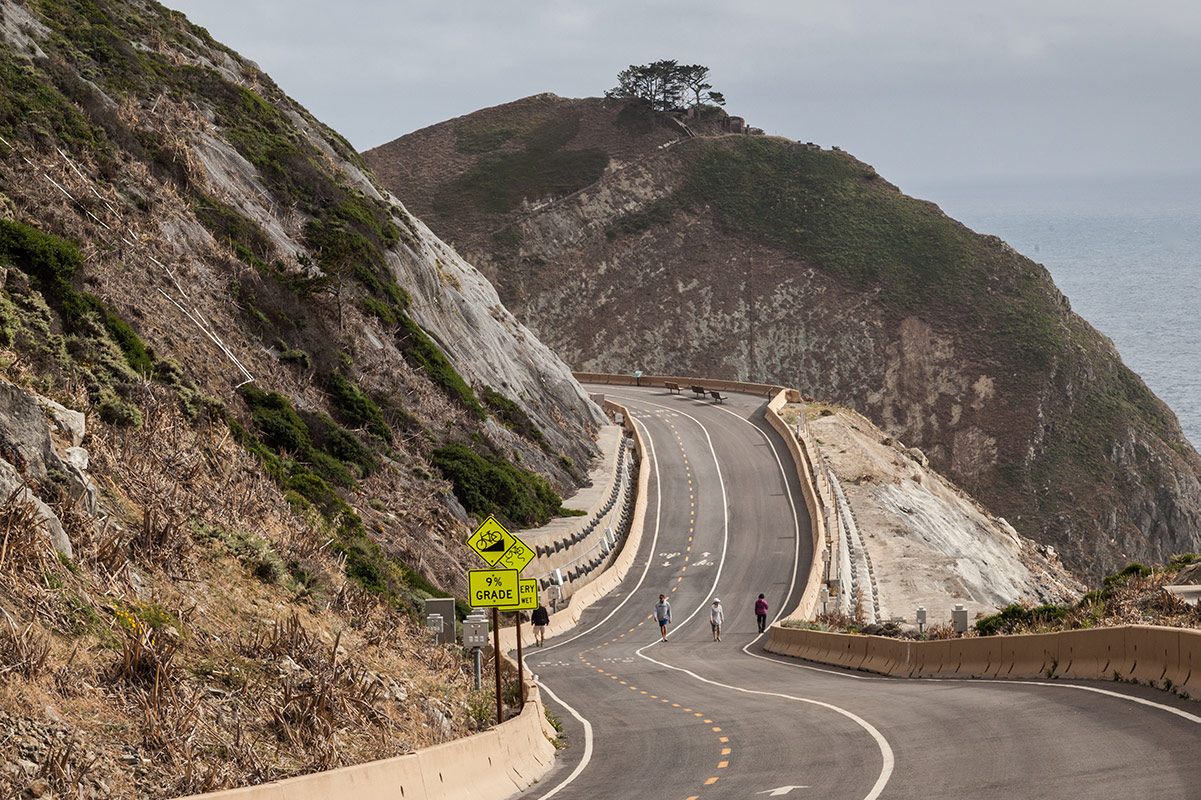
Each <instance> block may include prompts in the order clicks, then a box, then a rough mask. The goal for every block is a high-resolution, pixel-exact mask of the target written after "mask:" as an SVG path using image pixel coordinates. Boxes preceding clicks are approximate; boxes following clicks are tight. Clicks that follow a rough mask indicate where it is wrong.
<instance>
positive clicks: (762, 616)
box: [755, 593, 767, 633]
mask: <svg viewBox="0 0 1201 800" xmlns="http://www.w3.org/2000/svg"><path fill="white" fill-rule="evenodd" d="M755 619H757V620H758V621H759V633H763V632H764V631H765V630H767V601H766V600H764V599H763V594H762V593H760V595H759V599H758V600H756V601H755Z"/></svg>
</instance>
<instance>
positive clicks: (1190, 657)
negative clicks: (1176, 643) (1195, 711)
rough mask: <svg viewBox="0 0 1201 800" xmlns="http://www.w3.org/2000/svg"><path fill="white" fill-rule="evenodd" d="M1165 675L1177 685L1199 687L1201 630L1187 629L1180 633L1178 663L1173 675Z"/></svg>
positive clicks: (1200, 684) (1195, 688)
mask: <svg viewBox="0 0 1201 800" xmlns="http://www.w3.org/2000/svg"><path fill="white" fill-rule="evenodd" d="M1169 673H1171V670H1169ZM1167 677H1169V678H1171V680H1172V682H1173V683H1175V684H1176V685H1177V686H1185V687H1188V688H1191V689H1193V690H1199V689H1201V631H1187V632H1186V633H1185V634H1182V635H1181V637H1180V663H1179V664H1178V665H1177V667H1176V670H1175V675H1171V674H1169V675H1168V676H1167Z"/></svg>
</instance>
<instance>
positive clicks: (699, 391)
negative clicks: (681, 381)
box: [688, 385, 705, 400]
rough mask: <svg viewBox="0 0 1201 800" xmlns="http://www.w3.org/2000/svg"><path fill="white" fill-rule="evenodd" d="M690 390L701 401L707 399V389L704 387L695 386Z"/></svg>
mask: <svg viewBox="0 0 1201 800" xmlns="http://www.w3.org/2000/svg"><path fill="white" fill-rule="evenodd" d="M688 388H690V389H692V392H693V394H695V395H696V396H697V399H700V400H704V399H705V387H704V386H695V385H693V386H690V387H688Z"/></svg>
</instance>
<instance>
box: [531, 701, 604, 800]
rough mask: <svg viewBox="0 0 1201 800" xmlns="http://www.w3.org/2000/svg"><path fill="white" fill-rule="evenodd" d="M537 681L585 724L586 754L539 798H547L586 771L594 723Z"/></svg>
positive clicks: (590, 752)
mask: <svg viewBox="0 0 1201 800" xmlns="http://www.w3.org/2000/svg"><path fill="white" fill-rule="evenodd" d="M537 683H538V687H539V688H540V689H541V690H542V691H544V692H546V694H547V695H548V696H549V697H550V698H551V699H552V700H554V701H555V702H556V703H558V704H559V705H561V706H563V708H565V709H567V712H568V713H569V714H571V716H573V717H575V718H576V719H577V720H579V722H580V724H581V725H583V726H584V755H583V757H582V758H580V763H579V764H576V767H575V769H573V770H572V771H571V774H570V775H568V776H567V777H566V778H565V779H564V780H563V782H562V783H560V784H559V785H558V786H556V787H555V788H553V789H551V790H550V791H549V792H547V793H546V794H544V795H541V796H540V797H539V800H546V798H548V797H554V796H555V795H556V794H558V792H559V790H560V789H563V788H565V787H566V786H567V785H568V784H570V783H571V782H572V781H574V780H575V779H576V778H578V777H579V775H580V773H581V772H583V771H584V768H585V767H587V766H588V763H589V762H590V761H592V723H591V722H589V721H588V720H586V719H584V717H583V716H581V715H580V712H578V711H576V710H575V709H574V708H572V707H571V706H569V705H568V704H567V703H565V702H563V698H561V697H559V696H558V695H557V694H555V693H554V692H552V691H551V690H550V687H549V686H547V685H546V684H545V683H543V682H542V681H540V680H539V681H537Z"/></svg>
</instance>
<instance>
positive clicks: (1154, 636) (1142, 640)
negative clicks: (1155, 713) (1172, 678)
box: [1126, 625, 1180, 682]
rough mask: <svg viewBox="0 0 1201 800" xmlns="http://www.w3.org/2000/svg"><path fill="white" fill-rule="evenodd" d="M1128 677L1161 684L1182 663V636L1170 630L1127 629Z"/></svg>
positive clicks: (1154, 628) (1138, 626)
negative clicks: (1169, 672)
mask: <svg viewBox="0 0 1201 800" xmlns="http://www.w3.org/2000/svg"><path fill="white" fill-rule="evenodd" d="M1126 657H1127V661H1129V662H1130V667H1129V673H1128V674H1127V675H1126V677H1128V678H1131V679H1132V680H1136V681H1144V682H1145V681H1161V680H1163V678H1164V676H1165V675H1167V672H1168V670H1169V669H1171V670H1172V671H1173V672H1176V671H1177V667H1178V666H1179V664H1180V637H1179V635H1177V633H1176V631H1175V630H1173V629H1171V628H1156V627H1152V626H1150V625H1131V626H1130V627H1129V628H1127V629H1126Z"/></svg>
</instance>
